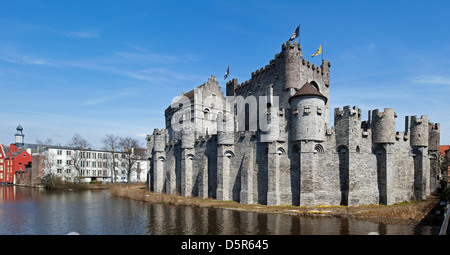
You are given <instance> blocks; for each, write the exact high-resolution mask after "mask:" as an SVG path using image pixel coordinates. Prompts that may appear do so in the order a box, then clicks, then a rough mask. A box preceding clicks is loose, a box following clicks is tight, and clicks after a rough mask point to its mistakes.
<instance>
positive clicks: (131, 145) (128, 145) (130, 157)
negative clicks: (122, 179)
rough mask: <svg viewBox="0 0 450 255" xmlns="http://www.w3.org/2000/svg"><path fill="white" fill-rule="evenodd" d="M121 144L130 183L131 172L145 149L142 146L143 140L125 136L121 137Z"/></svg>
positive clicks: (122, 158)
mask: <svg viewBox="0 0 450 255" xmlns="http://www.w3.org/2000/svg"><path fill="white" fill-rule="evenodd" d="M119 146H120V148H121V150H122V151H123V152H122V157H121V160H122V164H121V165H122V166H123V168H124V170H125V172H126V174H127V181H128V183H129V182H130V181H131V173H132V171H133V169H134V166H135V165H136V162H137V161H138V160H139V159H140V158H141V155H140V154H142V153H140V152H141V151H144V149H143V147H142V143H141V141H139V140H137V139H134V138H131V137H125V138H120V139H119Z"/></svg>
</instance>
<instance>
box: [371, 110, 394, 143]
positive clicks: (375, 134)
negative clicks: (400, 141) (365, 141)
mask: <svg viewBox="0 0 450 255" xmlns="http://www.w3.org/2000/svg"><path fill="white" fill-rule="evenodd" d="M369 115H370V114H369ZM371 116H372V142H373V143H394V142H395V134H396V133H395V111H394V109H392V108H384V112H380V110H378V109H376V110H373V111H372V114H371Z"/></svg>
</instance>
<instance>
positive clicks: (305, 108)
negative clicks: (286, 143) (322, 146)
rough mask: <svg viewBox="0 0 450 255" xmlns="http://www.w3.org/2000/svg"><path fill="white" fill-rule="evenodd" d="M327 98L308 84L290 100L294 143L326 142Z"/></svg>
mask: <svg viewBox="0 0 450 255" xmlns="http://www.w3.org/2000/svg"><path fill="white" fill-rule="evenodd" d="M326 102H327V98H326V97H325V96H324V95H322V94H321V93H320V92H319V91H318V90H317V89H316V88H315V87H314V86H313V85H311V84H310V83H306V84H305V85H303V87H302V88H301V89H300V90H298V91H297V93H295V94H294V95H293V96H292V97H291V98H290V99H289V103H290V104H291V109H292V117H291V120H292V121H291V125H292V126H291V130H292V136H291V139H292V141H300V140H313V141H324V139H325V120H324V116H325V114H324V110H325V104H326Z"/></svg>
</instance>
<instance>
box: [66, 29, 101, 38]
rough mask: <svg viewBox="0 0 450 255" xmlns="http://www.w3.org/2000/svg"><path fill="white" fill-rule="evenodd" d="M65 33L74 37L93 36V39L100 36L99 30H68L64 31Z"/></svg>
mask: <svg viewBox="0 0 450 255" xmlns="http://www.w3.org/2000/svg"><path fill="white" fill-rule="evenodd" d="M63 34H64V35H65V36H67V37H72V38H82V39H84V38H93V39H98V38H100V34H99V33H98V31H97V30H85V31H81V30H79V31H68V32H63Z"/></svg>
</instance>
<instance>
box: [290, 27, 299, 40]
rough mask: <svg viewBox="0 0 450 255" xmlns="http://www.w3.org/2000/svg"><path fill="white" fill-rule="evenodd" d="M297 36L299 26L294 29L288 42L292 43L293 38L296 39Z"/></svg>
mask: <svg viewBox="0 0 450 255" xmlns="http://www.w3.org/2000/svg"><path fill="white" fill-rule="evenodd" d="M299 34H300V26H298V27H297V29H295V31H294V33H293V34H292V35H291V38H289V41H292V40H294V39H295V38H297V37H298V36H299Z"/></svg>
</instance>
